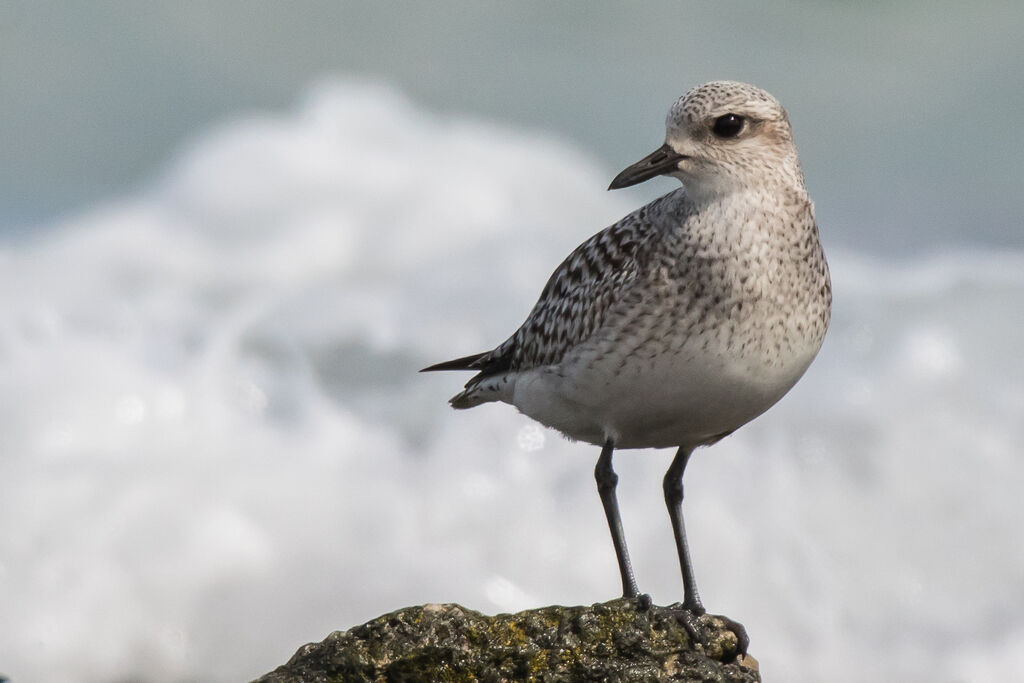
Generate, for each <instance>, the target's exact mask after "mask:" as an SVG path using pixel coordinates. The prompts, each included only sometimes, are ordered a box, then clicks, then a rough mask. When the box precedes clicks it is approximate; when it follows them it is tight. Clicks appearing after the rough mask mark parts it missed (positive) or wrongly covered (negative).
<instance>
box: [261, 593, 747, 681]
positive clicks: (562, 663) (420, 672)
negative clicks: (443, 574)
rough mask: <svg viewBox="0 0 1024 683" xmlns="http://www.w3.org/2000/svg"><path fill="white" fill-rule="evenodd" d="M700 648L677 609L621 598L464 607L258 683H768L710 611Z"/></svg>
mask: <svg viewBox="0 0 1024 683" xmlns="http://www.w3.org/2000/svg"><path fill="white" fill-rule="evenodd" d="M700 624H701V626H702V627H703V629H704V630H705V634H704V635H705V637H704V641H705V642H704V643H703V644H701V645H696V646H694V645H692V644H691V642H690V637H689V634H688V633H687V631H686V628H685V627H684V625H683V623H682V621H681V620H680V618H679V612H678V610H676V609H674V608H672V607H657V606H654V605H651V606H647V605H641V604H640V603H639V601H637V600H627V599H621V600H613V601H611V602H607V603H601V604H597V605H593V606H590V607H559V606H552V607H542V608H540V609H533V610H527V611H524V612H518V613H516V614H499V615H497V616H493V617H489V616H485V615H483V614H481V613H479V612H475V611H473V610H468V609H465V608H464V607H460V606H459V605H423V606H420V607H407V608H405V609H401V610H398V611H396V612H392V613H391V614H385V615H384V616H382V617H378V618H377V619H374V620H373V621H370V622H368V623H366V624H363V625H362V626H356V627H354V628H351V629H349V630H348V631H345V632H340V631H338V632H335V633H332V634H331V635H329V636H328V637H327V638H326V639H325V640H324V641H323V642H320V643H310V644H308V645H304V646H303V647H301V648H299V651H298V652H296V653H295V655H294V656H293V657H292V658H291V660H289V662H288V663H287V664H285V665H284V666H281V667H279V668H278V669H276V670H275V671H273V672H271V673H269V674H267V675H266V676H263V677H262V678H260V679H259V681H258V683H299V682H300V681H301V682H303V683H336V682H337V683H341V682H345V683H347V682H348V681H353V682H355V681H373V682H374V683H385V682H386V683H404V682H409V683H412V682H419V681H424V682H426V681H441V682H449V681H450V682H451V683H461V682H463V681H465V682H467V683H468V682H471V681H474V682H475V681H479V682H481V683H501V682H504V681H536V682H542V681H543V682H554V681H595V682H596V681H621V682H626V681H650V682H652V683H653V682H654V681H658V682H662V681H665V682H667V681H674V682H675V681H678V682H691V681H692V682H696V681H701V682H702V683H753V682H755V681H760V680H761V679H760V676H759V675H758V673H757V663H756V661H754V660H753V658H752V657H749V656H747V657H737V642H736V635H735V634H734V633H733V632H732V631H730V630H728V628H727V627H726V624H725V622H723V621H722V620H721V619H719V618H717V617H714V616H711V615H704V616H703V617H701V618H700Z"/></svg>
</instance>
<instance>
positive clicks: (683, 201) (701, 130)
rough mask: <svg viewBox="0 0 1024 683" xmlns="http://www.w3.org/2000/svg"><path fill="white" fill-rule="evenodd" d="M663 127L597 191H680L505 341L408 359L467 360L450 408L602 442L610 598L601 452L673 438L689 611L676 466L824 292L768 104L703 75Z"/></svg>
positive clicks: (644, 213)
mask: <svg viewBox="0 0 1024 683" xmlns="http://www.w3.org/2000/svg"><path fill="white" fill-rule="evenodd" d="M666 129H667V132H666V135H665V144H664V145H662V146H661V147H659V148H658V149H657V150H655V151H654V152H653V153H652V154H650V155H648V156H646V157H644V158H643V159H641V160H640V161H638V162H637V163H635V164H633V165H632V166H630V167H628V168H627V169H625V170H624V171H623V172H622V173H620V174H619V175H618V176H617V177H616V178H615V179H614V180H613V181H612V183H611V185H610V187H609V189H617V188H622V187H628V186H630V185H635V184H637V183H640V182H643V181H645V180H648V179H649V178H653V177H655V176H658V175H667V176H672V177H675V178H677V179H679V180H680V181H681V182H682V187H681V188H678V189H676V190H675V191H673V192H670V193H668V194H666V195H664V196H662V197H660V198H658V199H656V200H654V201H653V202H651V203H650V204H647V205H646V206H643V207H641V208H640V209H638V210H636V211H634V212H633V213H631V214H629V215H628V216H626V217H625V218H623V219H622V220H620V221H619V222H618V223H615V224H614V225H612V226H611V227H608V228H606V229H604V230H602V231H601V232H599V233H597V234H596V235H594V236H593V237H591V238H590V239H588V240H587V241H585V242H584V243H583V244H581V245H580V246H579V247H577V248H576V250H575V251H573V252H572V253H571V254H569V256H568V257H567V258H566V259H565V261H563V262H562V264H561V265H560V266H558V268H556V269H555V272H554V273H553V274H552V275H551V278H550V279H549V280H548V282H547V284H546V285H545V286H544V289H543V291H542V292H541V295H540V299H539V300H538V301H537V304H536V305H535V306H534V307H533V310H532V311H531V312H530V315H529V316H528V317H527V319H526V322H524V323H523V324H522V326H520V328H519V329H518V330H517V331H516V332H515V334H513V335H512V336H511V337H509V338H508V339H507V340H506V341H505V342H503V343H502V344H500V345H499V346H497V347H496V348H495V349H493V350H491V351H486V352H484V353H477V354H474V355H472V356H466V357H465V358H459V359H456V360H452V361H448V362H446V363H439V364H437V365H433V366H431V367H428V368H425V369H424V370H425V371H430V370H474V371H476V372H477V374H476V375H475V376H474V377H473V378H472V379H470V380H469V382H468V383H467V384H466V386H465V389H464V390H463V391H462V392H460V393H459V394H457V395H456V396H455V397H453V398H452V399H451V404H452V406H453V407H455V408H471V407H473V406H476V405H479V404H481V403H486V402H489V401H502V402H504V403H509V404H511V405H514V406H515V407H516V408H518V409H519V410H520V411H521V412H523V413H525V414H526V415H529V416H530V417H532V418H533V419H535V420H537V421H538V422H540V423H541V424H544V425H547V426H548V427H552V428H554V429H557V430H558V431H560V432H562V433H563V434H564V435H566V436H567V437H569V438H570V439H578V440H580V441H585V442H588V443H591V444H594V445H597V446H601V447H602V450H601V455H600V457H599V458H598V461H597V467H596V468H595V477H596V479H597V487H598V491H599V493H600V496H601V501H602V503H603V505H604V510H605V514H606V516H607V520H608V525H609V528H610V530H611V535H612V541H613V543H614V546H615V553H616V556H617V559H618V564H619V572H620V575H621V578H622V592H623V595H624V596H625V597H635V596H638V595H639V591H638V589H637V585H636V580H635V579H634V576H633V569H632V566H631V564H630V560H629V554H628V552H627V550H626V542H625V539H624V537H623V533H622V524H621V522H620V520H619V511H618V503H617V501H616V497H615V487H616V483H617V480H618V477H617V475H616V474H615V472H614V470H613V469H612V452H613V450H614V449H616V448H666V447H675V448H678V452H677V453H676V456H675V458H674V460H673V461H672V464H671V466H670V467H669V469H668V472H667V473H666V474H665V478H664V481H663V490H664V495H665V502H666V504H667V506H668V511H669V515H670V516H671V520H672V527H673V530H674V535H675V542H676V549H677V552H678V555H679V563H680V567H681V570H682V575H683V588H684V599H683V602H682V609H683V610H684V611H685V612H686V613H688V614H690V615H693V617H694V618H696V616H699V615H701V614H703V613H704V607H703V606H702V604H701V600H700V597H699V595H698V593H697V585H696V582H695V581H694V577H693V569H692V566H691V563H690V557H689V551H688V548H687V542H686V532H685V529H684V526H683V515H682V499H683V484H682V478H683V471H684V469H685V468H686V463H687V461H688V460H689V458H690V454H691V453H692V452H693V450H694V449H695V448H696V447H698V446H706V445H708V444H712V443H714V442H716V441H718V440H719V439H721V438H722V437H724V436H726V435H728V434H731V433H732V432H733V431H735V430H736V429H738V428H739V427H741V426H742V425H744V424H746V423H747V422H749V421H750V420H753V419H754V418H755V417H757V416H758V415H760V414H761V413H763V412H764V411H766V410H767V409H768V408H769V407H771V406H772V405H773V404H774V403H775V402H776V401H778V400H779V399H780V398H782V396H783V395H784V394H785V393H786V392H787V391H789V389H790V388H792V387H793V385H794V384H795V383H796V382H797V380H798V379H800V377H801V375H803V374H804V371H805V370H807V367H808V366H809V365H810V363H811V361H812V360H813V359H814V357H815V355H816V354H817V352H818V349H819V347H820V346H821V343H822V340H823V339H824V337H825V331H826V329H827V327H828V324H829V311H830V307H831V301H832V291H831V285H830V282H829V273H828V265H827V264H826V262H825V255H824V253H823V251H822V248H821V244H820V242H819V241H818V228H817V225H816V224H815V221H814V209H813V205H812V203H811V200H810V199H809V197H808V195H807V190H806V188H805V186H804V179H803V172H802V171H801V168H800V162H799V159H798V157H797V151H796V146H795V145H794V142H793V132H792V128H791V127H790V123H789V117H788V116H787V114H786V111H785V110H784V109H783V108H782V105H781V104H779V102H778V100H776V99H775V98H774V97H772V96H771V95H770V94H768V93H767V92H765V91H764V90H761V89H760V88H757V87H754V86H752V85H747V84H745V83H736V82H731V81H715V82H711V83H705V84H704V85H701V86H698V87H696V88H694V89H692V90H690V91H689V92H687V93H686V94H685V95H683V96H682V97H680V98H679V99H678V100H677V101H676V102H675V103H674V104H673V105H672V107H671V109H670V110H669V113H668V118H667V122H666ZM735 626H736V627H737V635H738V636H739V637H740V639H741V641H743V646H744V647H745V637H746V636H745V634H744V633H743V631H742V627H741V626H739V625H738V624H735Z"/></svg>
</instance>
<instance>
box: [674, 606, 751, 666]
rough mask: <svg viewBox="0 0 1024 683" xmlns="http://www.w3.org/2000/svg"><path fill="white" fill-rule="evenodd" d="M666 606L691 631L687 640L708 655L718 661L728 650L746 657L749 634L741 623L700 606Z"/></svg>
mask: <svg viewBox="0 0 1024 683" xmlns="http://www.w3.org/2000/svg"><path fill="white" fill-rule="evenodd" d="M668 609H670V610H672V611H673V612H675V614H676V615H677V617H678V619H679V621H680V622H681V623H682V625H683V627H684V628H685V629H686V632H687V633H689V634H690V641H691V642H692V643H693V644H694V645H700V647H701V648H702V649H703V650H704V653H705V654H706V655H708V656H709V657H711V658H713V659H718V660H720V661H724V660H725V659H726V657H727V655H729V654H730V653H735V654H736V656H738V657H741V658H742V657H746V655H747V647H748V646H749V645H750V637H749V636H748V635H747V629H745V628H744V627H743V624H741V623H739V622H738V621H733V620H732V619H730V618H729V617H725V616H722V615H719V614H708V613H707V612H706V611H705V610H704V608H703V607H697V608H691V607H686V606H684V605H683V604H682V603H678V602H677V603H675V604H674V605H670V606H669V608H668Z"/></svg>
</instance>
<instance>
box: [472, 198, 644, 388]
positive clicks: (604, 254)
mask: <svg viewBox="0 0 1024 683" xmlns="http://www.w3.org/2000/svg"><path fill="white" fill-rule="evenodd" d="M644 224H645V221H644V220H643V214H642V212H638V213H636V214H632V215H630V216H627V217H626V218H624V219H623V220H621V221H619V222H618V223H616V224H615V225H613V226H611V227H610V228H607V229H606V230H603V231H601V232H599V233H597V234H596V235H594V236H593V237H591V238H590V239H589V240H587V241H586V242H584V243H583V244H581V245H580V246H579V247H577V248H576V249H575V250H574V251H573V252H572V253H571V254H569V256H568V258H566V259H565V261H563V262H562V264H561V265H560V266H558V268H557V269H556V270H555V272H554V273H553V274H552V275H551V278H550V279H549V280H548V282H547V284H546V285H545V286H544V290H543V291H542V292H541V295H540V299H539V300H538V301H537V303H536V305H535V306H534V307H533V310H532V311H531V312H530V315H529V317H527V319H526V322H524V323H523V324H522V326H520V328H519V329H518V330H517V331H516V332H515V334H513V335H512V336H511V337H509V338H508V340H506V341H505V342H504V343H502V344H501V345H500V346H498V347H497V348H496V349H494V350H493V351H491V352H490V353H486V354H484V355H482V356H480V357H479V358H477V359H476V360H474V361H473V362H472V363H471V365H470V367H471V368H472V369H474V370H479V371H480V374H478V375H476V376H475V377H473V379H471V380H470V381H469V383H467V385H466V386H467V387H471V386H473V385H474V384H476V383H477V382H480V381H481V380H483V379H484V378H487V377H490V376H493V375H497V374H503V373H506V372H510V371H523V370H528V369H530V368H535V367H539V366H544V365H554V364H556V363H558V362H559V361H561V360H562V358H563V357H564V356H565V354H566V353H567V352H568V351H569V350H570V349H572V348H573V347H575V346H577V345H578V344H580V343H582V342H583V341H585V340H586V339H587V338H589V337H590V336H591V335H592V334H593V333H594V332H595V331H596V330H597V329H599V328H600V327H601V324H602V323H603V322H604V320H605V319H606V316H607V314H608V312H609V311H610V310H611V309H612V307H613V306H614V305H615V303H616V302H618V301H619V300H620V298H621V296H622V295H623V293H624V292H625V291H627V290H628V288H629V285H630V284H631V283H632V282H633V281H634V280H635V279H636V278H637V276H638V274H639V263H638V255H639V252H640V249H641V246H642V244H643V229H642V228H643V226H644Z"/></svg>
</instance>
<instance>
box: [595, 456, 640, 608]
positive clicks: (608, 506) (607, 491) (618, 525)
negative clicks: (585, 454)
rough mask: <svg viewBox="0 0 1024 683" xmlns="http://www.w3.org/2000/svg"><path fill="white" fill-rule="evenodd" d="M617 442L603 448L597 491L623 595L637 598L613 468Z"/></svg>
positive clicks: (599, 459) (616, 478)
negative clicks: (620, 515) (610, 538)
mask: <svg viewBox="0 0 1024 683" xmlns="http://www.w3.org/2000/svg"><path fill="white" fill-rule="evenodd" d="M614 450H615V444H614V443H613V442H612V440H611V439H608V440H607V441H606V442H605V444H604V448H602V449H601V457H600V458H598V459H597V467H595V468H594V478H595V479H596V480H597V492H598V493H599V494H601V504H602V505H604V515H605V517H607V518H608V529H609V530H610V531H611V532H612V543H613V544H614V545H615V557H616V559H618V561H619V574H620V575H621V576H622V597H624V598H635V597H637V596H638V595H640V590H639V589H638V588H637V587H636V578H634V577H633V565H632V564H631V563H630V561H629V551H628V550H626V537H625V535H624V534H623V533H622V519H621V518H620V517H619V501H618V500H617V499H616V497H615V486H616V485H617V484H618V483H619V475H617V474H615V470H613V469H612V451H614Z"/></svg>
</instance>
